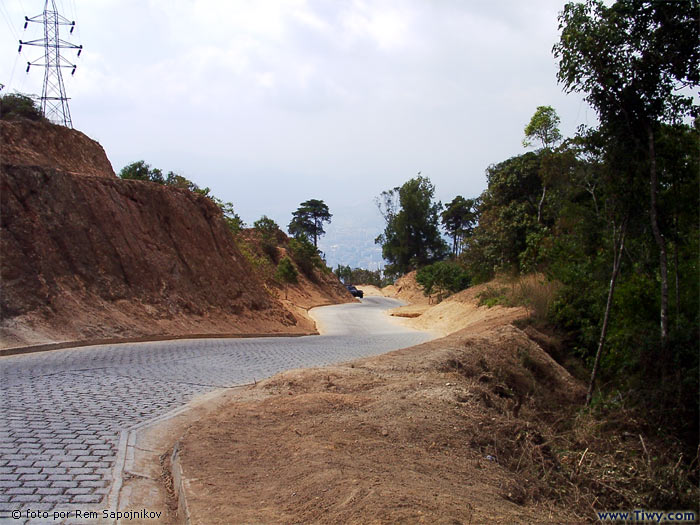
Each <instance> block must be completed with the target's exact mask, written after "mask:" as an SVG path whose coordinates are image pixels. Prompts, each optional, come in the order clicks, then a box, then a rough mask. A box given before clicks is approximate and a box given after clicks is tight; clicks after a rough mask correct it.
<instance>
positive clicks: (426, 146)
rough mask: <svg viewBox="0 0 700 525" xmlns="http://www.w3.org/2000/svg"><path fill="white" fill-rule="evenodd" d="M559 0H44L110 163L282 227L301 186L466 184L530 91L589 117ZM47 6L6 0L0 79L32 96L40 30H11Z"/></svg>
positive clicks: (75, 110) (357, 191)
mask: <svg viewBox="0 0 700 525" xmlns="http://www.w3.org/2000/svg"><path fill="white" fill-rule="evenodd" d="M563 3H564V2H563V0H528V1H522V0H498V1H494V0H483V1H482V0H454V1H450V0H396V1H392V0H387V1H383V0H367V1H362V0H357V1H353V0H322V1H315V0H284V1H273V0H264V1H262V0H247V1H234V0H226V1H216V0H190V1H186V0H56V4H57V6H58V8H59V11H60V12H61V13H62V14H64V15H65V16H66V17H68V18H69V19H75V20H76V22H77V27H78V28H77V30H76V32H75V33H74V34H73V35H71V36H69V35H67V34H65V35H63V34H62V37H63V38H70V39H71V40H72V41H73V42H75V43H77V44H82V45H83V46H84V47H85V50H84V52H83V53H82V56H81V57H80V58H77V59H76V58H75V56H74V52H72V53H71V52H67V53H66V57H67V58H68V59H70V60H71V61H74V62H76V63H77V64H78V69H77V72H76V74H75V76H74V77H70V75H68V76H67V78H66V88H67V91H68V95H69V97H71V101H70V107H71V112H72V116H73V124H74V127H76V128H77V129H79V130H81V131H83V132H85V133H86V134H88V135H89V136H90V137H92V138H94V139H96V140H98V141H99V142H100V143H101V144H102V146H103V147H104V148H105V150H106V152H107V155H108V156H109V158H110V160H111V161H112V164H113V166H114V169H115V171H118V170H119V169H120V168H121V167H123V166H124V165H125V164H128V163H130V162H132V161H135V160H139V159H144V160H146V161H147V162H149V163H150V164H151V165H153V166H154V167H160V168H161V169H163V170H164V171H168V170H173V171H176V172H179V173H182V174H183V175H185V176H187V177H188V178H190V179H192V180H194V181H195V182H197V183H198V184H199V185H200V186H209V187H210V188H211V189H212V191H213V193H214V194H215V195H217V196H219V197H220V198H222V199H224V200H226V201H231V202H233V204H234V206H235V208H236V209H237V210H238V211H239V213H240V214H241V215H242V217H243V219H244V220H246V221H247V222H249V223H250V222H252V221H253V220H255V219H257V218H258V217H259V216H260V215H262V214H268V215H270V216H271V217H273V218H275V219H276V220H278V221H279V222H280V223H281V225H282V226H285V225H286V223H287V222H288V221H289V219H290V214H291V211H293V210H294V209H296V207H297V206H298V204H299V203H300V202H301V201H303V200H306V199H309V198H318V199H323V200H325V201H326V203H327V204H328V205H329V206H330V208H331V212H333V211H334V210H335V211H336V212H337V211H338V210H341V212H340V213H342V210H343V208H344V207H345V206H347V205H353V206H354V205H357V206H359V208H358V207H356V208H355V209H361V206H364V205H366V206H368V207H370V208H371V206H372V205H371V201H372V199H373V197H374V196H376V195H378V194H379V193H380V192H381V191H382V190H385V189H388V188H391V187H394V186H397V185H400V184H402V183H403V182H405V181H406V180H408V179H409V178H411V177H412V176H414V175H415V174H416V173H417V172H418V171H421V172H422V174H423V175H427V176H428V177H430V178H431V180H432V181H433V183H434V184H435V186H436V187H437V196H438V198H440V199H441V200H442V201H443V202H446V201H449V200H451V199H452V198H453V197H454V196H455V195H457V194H461V195H464V196H465V197H473V196H476V195H478V194H479V193H481V191H483V189H484V188H485V186H486V180H485V176H484V170H485V168H486V167H487V166H488V165H489V164H491V163H494V162H499V161H502V160H505V159H506V158H508V157H510V156H512V155H517V154H520V153H522V152H523V151H524V149H523V147H522V145H521V141H522V138H523V128H524V126H525V125H526V124H527V122H528V121H529V119H530V117H531V116H532V114H533V112H534V111H535V108H536V107H537V106H539V105H552V106H554V107H555V109H556V110H557V112H558V114H559V115H560V117H561V120H562V123H561V129H562V132H563V134H564V135H565V136H567V135H572V134H573V133H574V130H575V129H576V127H577V126H578V125H579V124H582V123H583V124H591V125H592V124H594V123H595V114H594V112H593V111H592V110H591V109H589V108H588V106H587V105H586V104H585V103H583V102H582V101H581V98H580V97H579V96H577V95H565V94H564V93H563V92H562V90H561V87H560V86H559V85H557V82H556V63H555V60H554V58H553V56H552V53H551V48H552V45H553V44H554V43H555V42H556V40H557V38H558V32H557V14H558V12H559V11H560V10H561V9H562V7H563ZM43 5H44V0H1V1H0V19H1V20H0V28H1V29H0V83H4V84H6V88H5V91H4V93H7V92H12V91H15V90H17V91H21V92H25V93H34V94H40V92H41V82H42V71H41V69H40V68H36V69H34V68H33V69H32V70H31V72H30V73H29V74H28V75H27V74H26V73H25V68H26V62H27V61H28V60H33V59H34V58H37V57H38V56H40V55H41V50H40V49H39V48H30V47H26V46H25V48H24V49H23V51H22V54H21V55H18V53H17V39H19V38H22V39H25V40H28V39H32V38H40V37H41V32H40V29H41V28H40V26H38V25H33V26H32V25H30V28H29V29H28V30H27V31H26V32H25V31H23V29H22V26H23V21H24V16H25V15H28V16H33V15H36V14H39V13H40V12H41V11H42V10H43ZM367 212H368V213H373V210H370V209H368V210H367ZM336 218H338V216H337V213H336ZM339 219H340V220H345V221H347V220H351V219H350V218H348V217H340V218H339Z"/></svg>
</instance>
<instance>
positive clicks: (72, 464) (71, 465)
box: [58, 461, 86, 468]
mask: <svg viewBox="0 0 700 525" xmlns="http://www.w3.org/2000/svg"><path fill="white" fill-rule="evenodd" d="M58 466H59V467H64V468H82V467H84V466H86V465H85V462H84V461H62V462H61V463H59V464H58Z"/></svg>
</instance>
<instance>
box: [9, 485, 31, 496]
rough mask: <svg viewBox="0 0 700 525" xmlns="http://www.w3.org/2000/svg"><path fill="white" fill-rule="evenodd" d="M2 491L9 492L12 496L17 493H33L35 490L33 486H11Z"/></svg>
mask: <svg viewBox="0 0 700 525" xmlns="http://www.w3.org/2000/svg"><path fill="white" fill-rule="evenodd" d="M3 492H4V493H5V494H9V495H10V496H14V495H17V494H20V495H25V494H34V493H35V492H36V489H35V488H33V487H13V488H8V489H4V490H3Z"/></svg>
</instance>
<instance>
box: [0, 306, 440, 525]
mask: <svg viewBox="0 0 700 525" xmlns="http://www.w3.org/2000/svg"><path fill="white" fill-rule="evenodd" d="M397 304H398V303H397V302H393V301H392V300H389V299H385V298H367V299H365V300H364V301H363V303H362V304H349V305H339V306H331V307H326V308H320V309H317V310H315V311H314V312H315V315H316V317H317V318H318V320H319V325H320V326H321V327H322V329H323V330H322V331H323V332H324V335H321V336H311V337H299V338H255V339H198V340H178V341H167V342H153V343H134V344H121V345H104V346H95V347H84V348H74V349H64V350H54V351H49V352H40V353H35V354H26V355H17V356H9V357H4V358H0V403H1V404H0V425H1V426H0V510H2V513H0V521H3V522H4V521H5V520H8V519H9V521H10V522H13V523H21V522H22V521H24V520H20V521H15V520H13V519H11V512H12V511H13V510H14V511H15V512H16V511H18V510H19V511H20V512H22V513H23V517H24V516H25V513H26V510H27V509H32V510H33V511H44V510H45V511H53V510H55V509H58V508H66V509H70V508H73V507H75V506H78V505H82V506H90V507H92V508H100V509H101V508H106V506H105V505H106V499H107V494H108V493H109V491H110V487H111V485H112V482H113V476H114V469H115V463H116V458H117V449H118V443H119V436H120V433H121V432H122V431H124V430H128V429H129V428H131V427H134V426H135V425H138V424H141V423H144V422H147V421H149V420H151V419H154V418H157V417H159V416H162V415H164V414H166V413H167V412H169V411H171V410H174V409H176V408H178V407H181V406H182V405H184V404H185V403H187V402H188V401H189V400H190V399H192V398H193V397H194V396H196V395H199V394H204V393H207V392H210V391H212V390H215V389H218V388H222V387H230V386H234V385H240V384H246V383H250V382H252V381H253V380H254V379H255V380H259V379H262V378H265V377H269V376H271V375H274V374H276V373H277V372H280V371H283V370H288V369H291V368H301V367H311V366H322V365H327V364H331V363H337V362H342V361H348V360H351V359H355V358H358V357H363V356H368V355H376V354H380V353H384V352H387V351H390V350H394V349H397V348H404V347H407V346H412V345H414V344H418V343H420V342H423V341H426V340H428V339H429V338H430V336H429V335H428V334H426V333H424V332H415V331H411V330H408V329H405V328H403V327H400V326H399V325H397V324H395V323H393V322H390V321H387V319H386V316H385V315H384V314H383V312H382V311H383V310H385V309H387V308H391V307H394V306H396V305H397ZM96 504H99V505H102V506H99V505H98V506H97V507H95V506H94V505H96Z"/></svg>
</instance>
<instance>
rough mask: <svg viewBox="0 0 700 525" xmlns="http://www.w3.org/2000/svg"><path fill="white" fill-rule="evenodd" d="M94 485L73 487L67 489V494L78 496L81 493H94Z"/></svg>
mask: <svg viewBox="0 0 700 525" xmlns="http://www.w3.org/2000/svg"><path fill="white" fill-rule="evenodd" d="M92 493H93V490H92V487H72V488H69V489H67V490H66V494H68V495H71V496H77V495H81V494H92Z"/></svg>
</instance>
